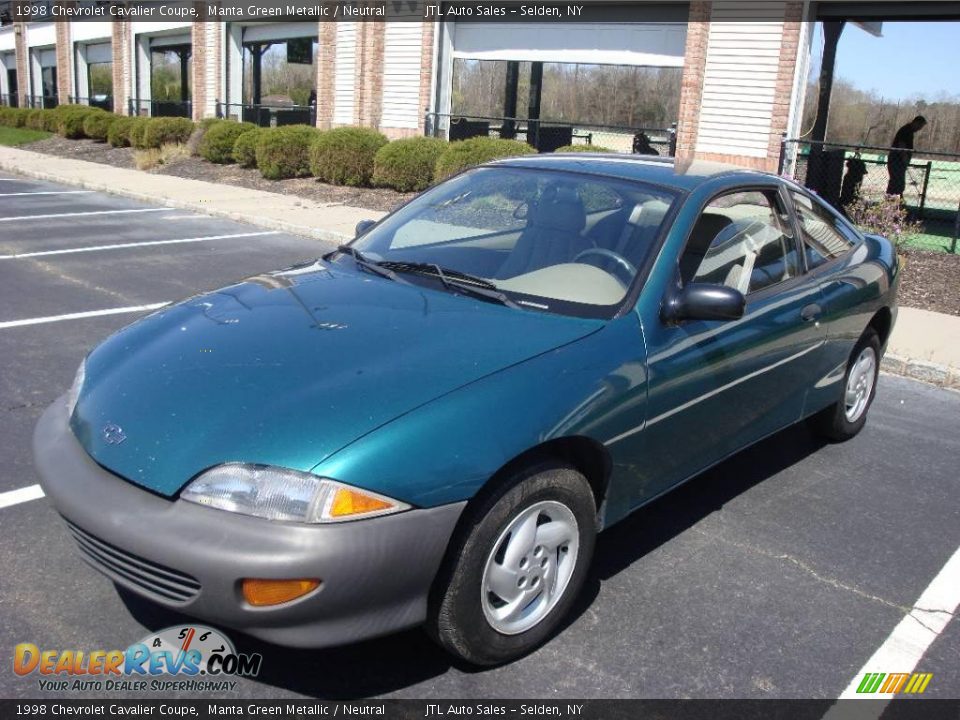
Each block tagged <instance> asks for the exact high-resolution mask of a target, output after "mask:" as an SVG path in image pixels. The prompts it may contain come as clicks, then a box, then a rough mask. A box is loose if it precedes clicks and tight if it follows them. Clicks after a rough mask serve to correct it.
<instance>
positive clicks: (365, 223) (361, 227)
mask: <svg viewBox="0 0 960 720" xmlns="http://www.w3.org/2000/svg"><path fill="white" fill-rule="evenodd" d="M376 224H377V221H376V220H361V221H360V222H358V223H357V226H356V227H355V228H354V230H353V233H354V235H353V236H354V237H355V238H358V237H360V236H361V235H363V234H364V233H365V232H367V230H369V229H370V228H372V227H373V226H374V225H376Z"/></svg>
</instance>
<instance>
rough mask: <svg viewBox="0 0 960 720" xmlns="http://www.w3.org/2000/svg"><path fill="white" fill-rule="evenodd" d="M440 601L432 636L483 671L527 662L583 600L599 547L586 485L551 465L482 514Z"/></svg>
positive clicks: (433, 610) (497, 497)
mask: <svg viewBox="0 0 960 720" xmlns="http://www.w3.org/2000/svg"><path fill="white" fill-rule="evenodd" d="M469 512H470V515H469V516H468V517H467V518H466V519H465V520H466V522H464V523H463V529H462V531H461V532H460V533H459V534H458V537H456V538H455V540H454V542H453V544H452V546H451V549H450V552H449V557H448V560H447V563H446V565H445V567H444V568H443V570H441V573H440V576H439V577H438V578H437V583H436V586H435V588H434V593H433V596H432V599H431V600H432V601H431V607H430V613H429V617H428V621H427V630H428V632H429V633H430V634H431V636H433V638H434V639H435V640H436V641H437V642H438V643H439V644H440V645H441V646H442V647H443V648H444V649H446V650H447V651H448V652H450V653H452V654H453V655H455V656H457V657H459V658H461V659H463V660H466V661H467V662H470V663H473V664H476V665H496V664H499V663H503V662H506V661H509V660H513V659H514V658H517V657H520V656H521V655H524V654H526V653H527V652H529V651H530V650H532V649H534V648H535V647H537V646H538V645H539V644H540V643H542V642H543V641H544V640H546V639H547V638H548V637H549V636H550V635H551V633H552V632H553V631H554V630H555V629H556V627H557V625H558V624H559V623H560V621H561V620H562V619H563V617H564V615H566V614H567V612H568V611H569V609H570V606H571V605H572V604H573V602H574V600H575V599H576V596H577V595H578V594H579V592H580V589H581V587H582V586H583V582H584V580H585V578H586V574H587V570H588V568H589V565H590V560H591V558H592V556H593V547H594V542H595V538H596V505H595V502H594V498H593V493H592V491H591V489H590V486H589V484H588V483H587V481H586V479H585V478H584V477H583V475H581V474H580V473H578V472H577V471H576V470H573V469H572V468H569V467H563V466H557V465H541V466H538V467H536V468H532V469H530V470H528V471H526V472H523V473H520V474H518V475H517V476H515V477H514V478H512V479H510V480H509V481H508V482H506V483H504V484H503V485H502V486H501V487H500V489H499V491H497V492H494V493H491V494H490V495H489V496H488V497H486V498H485V499H484V500H483V501H481V502H480V503H478V505H477V506H476V507H475V508H473V509H472V510H471V511H469Z"/></svg>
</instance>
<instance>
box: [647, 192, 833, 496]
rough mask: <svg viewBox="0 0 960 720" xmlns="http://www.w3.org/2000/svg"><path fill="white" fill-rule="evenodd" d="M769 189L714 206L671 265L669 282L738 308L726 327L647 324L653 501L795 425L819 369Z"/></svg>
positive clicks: (813, 288)
mask: <svg viewBox="0 0 960 720" xmlns="http://www.w3.org/2000/svg"><path fill="white" fill-rule="evenodd" d="M788 208H789V205H788V204H787V202H786V198H785V197H784V195H783V190H782V188H781V187H780V186H779V185H776V184H771V185H768V186H765V187H757V188H751V189H738V190H734V191H727V192H723V193H722V194H719V195H716V196H714V197H713V199H712V200H710V201H709V202H708V203H706V205H705V206H704V208H703V210H702V211H701V213H700V215H699V218H698V219H697V220H696V222H695V223H694V225H693V227H692V230H691V232H690V233H689V236H688V238H687V241H686V245H685V247H684V249H683V251H682V253H680V255H679V259H678V262H677V266H678V273H677V275H678V281H679V283H680V284H681V285H686V284H688V283H693V282H696V283H715V284H719V285H727V286H728V287H733V288H736V289H737V290H739V291H740V292H742V293H743V294H744V296H745V298H746V309H745V313H744V315H743V317H742V318H740V319H739V320H730V321H705V320H688V321H683V322H679V323H675V324H671V323H666V322H664V321H663V320H662V319H660V318H657V319H651V318H647V320H646V322H645V323H644V334H645V337H646V341H647V349H648V372H649V386H648V387H649V394H648V410H647V418H648V421H647V424H646V427H645V430H644V433H643V434H644V464H648V466H649V467H652V468H657V477H656V478H653V479H649V480H648V481H647V482H645V483H641V486H639V487H638V493H640V497H638V498H637V501H638V502H642V501H643V500H644V498H646V497H651V496H653V495H656V494H658V493H660V492H663V491H664V490H666V489H668V488H669V487H670V486H672V485H674V484H676V483H677V482H680V481H682V480H684V479H686V478H687V477H690V476H691V475H693V474H695V473H697V472H699V471H700V470H703V469H704V468H706V467H708V466H709V465H712V464H714V463H716V462H717V461H719V460H721V459H722V458H724V457H726V456H727V455H730V454H732V453H733V452H736V451H737V450H738V449H740V448H742V447H744V446H746V445H748V444H750V443H752V442H754V441H756V440H758V439H760V438H762V437H764V436H766V435H768V434H770V433H772V432H775V431H776V430H778V429H780V428H782V427H784V426H786V425H789V424H790V423H793V422H795V421H797V420H798V419H799V418H800V416H801V413H802V410H803V406H804V399H805V394H806V391H807V388H808V387H809V385H810V384H811V378H812V374H813V370H814V368H815V367H816V366H817V364H818V361H819V359H818V355H817V353H818V351H819V350H820V349H821V346H822V344H823V331H822V328H821V327H820V325H819V322H818V316H819V312H820V290H819V288H818V286H817V284H816V283H815V282H814V283H811V282H810V281H809V279H808V278H807V277H805V276H804V274H803V271H802V263H801V261H800V258H799V252H798V247H799V246H798V243H797V238H796V237H795V231H794V224H793V222H792V221H791V218H790V215H789V210H788Z"/></svg>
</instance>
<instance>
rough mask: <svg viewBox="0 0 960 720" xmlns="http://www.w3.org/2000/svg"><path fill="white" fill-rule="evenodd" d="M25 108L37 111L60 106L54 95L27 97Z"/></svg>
mask: <svg viewBox="0 0 960 720" xmlns="http://www.w3.org/2000/svg"><path fill="white" fill-rule="evenodd" d="M26 101H27V107H29V108H37V109H46V110H49V109H52V108H55V107H56V106H57V105H59V104H60V100H59V99H58V98H57V96H56V95H27V97H26Z"/></svg>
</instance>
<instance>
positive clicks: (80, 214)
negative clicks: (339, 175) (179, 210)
mask: <svg viewBox="0 0 960 720" xmlns="http://www.w3.org/2000/svg"><path fill="white" fill-rule="evenodd" d="M169 210H170V208H136V209H133V210H92V211H90V212H75V213H54V214H52V215H18V216H16V217H5V218H0V222H13V221H14V220H48V219H50V218H65V217H83V216H86V215H124V214H129V213H148V212H168V211H169Z"/></svg>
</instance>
